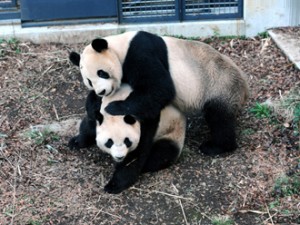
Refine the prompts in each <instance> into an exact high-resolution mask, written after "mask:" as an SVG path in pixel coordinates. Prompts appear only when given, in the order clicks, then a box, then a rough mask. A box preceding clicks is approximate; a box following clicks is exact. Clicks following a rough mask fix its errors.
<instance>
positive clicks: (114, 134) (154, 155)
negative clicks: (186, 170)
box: [69, 84, 186, 194]
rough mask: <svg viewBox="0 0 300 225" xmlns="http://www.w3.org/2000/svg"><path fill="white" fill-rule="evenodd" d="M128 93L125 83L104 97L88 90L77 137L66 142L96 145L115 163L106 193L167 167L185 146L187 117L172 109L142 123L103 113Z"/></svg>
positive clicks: (72, 144) (75, 144)
mask: <svg viewBox="0 0 300 225" xmlns="http://www.w3.org/2000/svg"><path fill="white" fill-rule="evenodd" d="M131 92H132V89H131V88H130V86H129V85H126V84H123V85H121V87H120V88H119V89H118V90H117V91H116V92H115V93H114V95H112V96H105V97H103V98H101V97H99V96H97V95H96V94H95V92H94V91H91V92H90V93H89V95H88V97H87V100H86V110H87V117H85V118H84V119H83V120H82V122H81V125H80V133H79V135H77V136H75V137H73V138H72V139H71V140H70V142H69V147H70V148H71V149H72V148H82V147H88V146H90V145H92V144H94V143H96V144H97V146H98V147H99V148H100V149H101V150H102V151H104V152H106V153H108V154H110V155H111V156H112V158H113V159H114V160H115V161H116V166H115V171H114V173H113V176H112V178H111V180H110V181H109V182H108V184H107V185H106V186H105V187H104V189H105V191H107V192H108V193H113V194H117V193H120V192H121V191H123V190H124V189H126V188H128V187H130V186H131V185H133V184H134V183H135V182H136V181H137V179H138V177H139V175H140V174H141V173H145V172H155V171H158V170H161V169H164V168H167V167H169V166H170V165H172V164H173V163H174V162H175V161H176V160H177V158H178V157H179V155H180V153H181V150H182V148H183V144H184V138H185V129H186V118H185V116H184V115H183V114H182V113H181V112H180V111H179V110H177V109H176V108H175V107H174V106H171V105H168V106H167V107H165V108H164V109H163V110H162V111H161V113H160V116H159V117H157V118H154V119H145V120H141V121H138V120H136V119H135V118H134V117H132V116H130V115H125V116H123V115H121V116H113V115H110V114H108V113H107V112H105V110H104V109H105V107H106V106H107V105H108V104H109V103H110V102H113V101H119V100H124V99H126V98H127V97H128V95H129V94H130V93H131ZM100 108H101V109H100ZM153 133H154V135H153ZM153 136H154V139H153Z"/></svg>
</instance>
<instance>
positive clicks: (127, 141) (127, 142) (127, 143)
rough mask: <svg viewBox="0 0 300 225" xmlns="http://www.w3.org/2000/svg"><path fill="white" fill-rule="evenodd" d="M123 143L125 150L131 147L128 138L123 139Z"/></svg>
mask: <svg viewBox="0 0 300 225" xmlns="http://www.w3.org/2000/svg"><path fill="white" fill-rule="evenodd" d="M124 143H125V145H126V146H127V148H130V147H131V145H132V142H131V141H130V140H129V138H125V139H124Z"/></svg>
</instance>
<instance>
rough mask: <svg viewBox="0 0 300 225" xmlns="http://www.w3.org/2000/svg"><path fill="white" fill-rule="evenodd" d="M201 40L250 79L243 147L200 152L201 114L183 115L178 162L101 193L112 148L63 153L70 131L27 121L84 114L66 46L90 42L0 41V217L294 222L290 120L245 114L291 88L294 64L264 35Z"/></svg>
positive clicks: (297, 75)
mask: <svg viewBox="0 0 300 225" xmlns="http://www.w3.org/2000/svg"><path fill="white" fill-rule="evenodd" d="M296 32H299V29H298V30H296ZM200 41H205V42H207V43H209V44H210V45H212V46H213V47H214V48H216V49H217V50H218V51H220V52H222V53H224V54H226V55H228V56H229V57H231V58H232V59H233V60H234V61H235V62H236V64H237V65H238V66H240V67H241V69H242V70H243V71H245V72H246V73H247V74H248V76H249V85H250V88H251V97H250V99H249V102H248V103H247V105H246V106H245V108H244V109H243V110H242V111H241V112H240V115H239V118H238V129H237V134H238V144H239V148H238V149H237V150H236V151H235V152H234V153H232V154H228V155H225V156H222V157H207V156H204V155H202V154H201V153H199V149H198V148H199V146H200V144H201V142H202V141H203V140H204V138H205V137H206V136H207V127H206V126H205V123H204V121H203V120H202V119H201V116H200V115H195V116H190V117H189V123H188V127H187V137H186V143H185V147H184V150H183V153H182V155H181V157H180V159H179V161H178V162H177V163H176V164H175V165H173V166H172V167H171V168H169V169H165V170H163V171H160V172H157V173H152V174H144V175H142V176H141V177H140V180H139V181H138V182H137V183H136V184H135V185H134V186H133V187H131V188H129V189H128V190H126V191H124V192H122V193H121V194H119V195H110V194H107V193H105V192H104V191H103V187H104V185H105V184H106V183H107V181H108V180H109V178H110V176H111V173H112V171H113V161H112V159H111V158H110V157H109V156H107V155H105V154H104V153H101V152H100V151H99V150H98V149H97V148H96V147H94V148H90V149H83V150H81V151H80V152H71V151H70V150H69V149H68V148H67V146H66V144H67V142H68V140H69V139H70V137H71V136H72V135H74V134H76V133H77V132H78V130H76V129H74V128H70V129H69V130H68V132H66V133H63V134H62V133H58V134H55V133H49V132H47V130H46V131H44V132H39V131H38V130H35V129H34V126H35V125H38V124H50V123H53V122H62V121H67V120H70V119H74V118H75V119H80V118H82V116H83V115H84V113H85V110H84V101H85V97H86V95H87V93H88V91H87V89H86V88H85V86H84V85H83V83H82V82H81V77H80V73H79V70H78V68H76V67H74V66H73V65H71V63H70V62H69V61H68V54H69V52H70V51H73V50H75V51H79V52H80V51H81V50H82V48H83V47H84V46H85V45H86V43H82V44H68V45H65V44H64V45H63V44H57V43H49V44H40V45H38V44H32V43H19V42H18V41H17V40H13V39H11V40H0V96H1V98H0V112H1V115H0V116H1V117H0V179H1V180H0V224H31V225H38V224H61V225H62V224H166V225H169V224H191V225H192V224H195V225H196V224H203V225H208V224H219V225H222V224H228V225H230V224H239V225H242V224H245V225H249V224H252V225H254V224H300V218H299V214H300V197H299V189H297V188H300V180H299V174H300V150H299V130H298V128H297V124H296V123H294V122H293V120H291V119H289V118H288V117H286V116H284V115H283V114H282V113H275V111H274V112H273V111H272V112H270V114H267V116H266V117H262V118H260V117H259V116H255V115H254V113H252V112H251V109H253V107H255V105H256V103H263V102H265V101H266V100H268V99H269V101H268V102H270V100H271V102H276V100H279V99H281V97H282V96H287V95H288V94H289V93H290V92H291V91H292V90H293V89H294V88H297V87H299V85H300V71H299V70H297V69H296V68H295V67H294V66H293V64H292V63H291V62H290V61H289V60H288V59H287V58H286V57H285V56H284V55H283V53H282V52H281V51H280V50H279V49H278V48H277V47H276V45H275V44H274V43H273V41H272V40H271V39H270V38H269V37H268V36H267V35H266V34H261V35H260V36H257V37H255V38H251V39H245V38H226V39H224V38H210V39H203V40H200ZM252 111H253V110H252ZM289 181H290V182H291V183H289Z"/></svg>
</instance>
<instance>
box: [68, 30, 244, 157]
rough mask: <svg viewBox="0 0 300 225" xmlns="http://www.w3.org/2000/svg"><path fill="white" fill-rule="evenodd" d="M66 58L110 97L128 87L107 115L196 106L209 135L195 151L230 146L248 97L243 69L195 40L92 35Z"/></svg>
mask: <svg viewBox="0 0 300 225" xmlns="http://www.w3.org/2000/svg"><path fill="white" fill-rule="evenodd" d="M70 60H71V61H72V62H73V64H75V65H77V66H79V67H80V71H81V75H82V77H83V81H84V83H85V85H86V86H87V87H88V88H89V89H91V90H94V91H95V92H96V94H97V95H99V96H112V95H114V92H115V91H117V90H118V89H119V87H120V85H121V83H128V84H129V85H130V86H131V87H132V89H133V91H132V92H131V93H130V95H129V96H128V97H127V98H126V99H125V100H124V101H115V102H112V103H110V104H109V105H108V106H107V107H106V108H105V110H106V111H107V112H108V113H110V114H112V115H134V116H135V117H136V118H139V119H145V118H146V119H147V118H155V117H157V115H159V113H160V111H161V110H162V109H163V108H164V107H165V106H167V105H169V104H173V105H174V106H175V107H177V108H178V109H179V110H180V111H182V112H183V113H195V112H198V111H200V110H201V111H202V112H203V113H204V117H205V119H206V121H207V124H208V126H209V128H210V133H211V135H210V136H211V139H210V140H208V141H206V142H204V143H202V145H201V146H200V150H201V151H202V152H203V153H205V154H208V155H217V154H221V153H225V152H230V151H233V150H235V149H236V147H237V144H236V134H235V126H236V113H237V112H238V109H239V108H240V107H241V106H242V105H243V104H244V103H245V101H246V100H247V98H248V85H247V81H246V77H245V75H244V74H243V72H242V71H241V70H240V69H239V68H238V67H237V66H236V65H235V64H234V62H233V61H232V60H231V59H229V58H228V57H226V56H224V55H222V54H220V53H219V52H218V51H216V50H215V49H213V48H212V47H211V46H209V45H207V44H205V43H201V42H199V41H189V40H182V39H177V38H173V37H165V36H162V37H160V36H157V35H154V34H151V33H148V32H144V31H138V32H125V33H123V34H119V35H113V36H108V37H105V38H102V39H95V40H93V41H92V43H91V44H90V45H88V46H86V47H85V49H84V50H83V52H82V53H81V55H80V54H78V53H76V52H72V53H71V54H70Z"/></svg>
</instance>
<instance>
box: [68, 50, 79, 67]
mask: <svg viewBox="0 0 300 225" xmlns="http://www.w3.org/2000/svg"><path fill="white" fill-rule="evenodd" d="M69 59H70V61H71V62H72V63H73V64H74V65H75V66H79V62H80V55H79V54H78V53H77V52H71V53H70V55H69Z"/></svg>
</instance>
